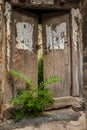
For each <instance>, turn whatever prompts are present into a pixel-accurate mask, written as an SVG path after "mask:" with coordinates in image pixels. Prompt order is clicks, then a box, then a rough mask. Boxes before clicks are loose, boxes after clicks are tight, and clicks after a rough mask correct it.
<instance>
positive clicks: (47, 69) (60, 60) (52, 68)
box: [42, 13, 71, 97]
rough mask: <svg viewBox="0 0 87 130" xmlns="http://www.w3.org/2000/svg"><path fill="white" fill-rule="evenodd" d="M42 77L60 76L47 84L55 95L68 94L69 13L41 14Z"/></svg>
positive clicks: (69, 75)
mask: <svg viewBox="0 0 87 130" xmlns="http://www.w3.org/2000/svg"><path fill="white" fill-rule="evenodd" d="M42 21H43V22H42V23H43V44H44V78H47V77H49V76H52V75H57V76H59V77H60V79H61V80H60V82H58V83H56V84H53V85H49V87H48V88H49V89H51V90H53V91H54V96H55V97H62V96H69V95H70V91H71V61H70V60H71V55H70V36H69V35H70V34H69V14H68V13H65V14H64V13H60V14H59V13H53V14H52V13H51V14H45V15H43V20H42Z"/></svg>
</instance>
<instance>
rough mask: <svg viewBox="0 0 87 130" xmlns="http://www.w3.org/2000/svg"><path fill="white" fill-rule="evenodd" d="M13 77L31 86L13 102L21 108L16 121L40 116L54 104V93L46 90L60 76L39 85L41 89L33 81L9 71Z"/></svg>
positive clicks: (15, 116)
mask: <svg viewBox="0 0 87 130" xmlns="http://www.w3.org/2000/svg"><path fill="white" fill-rule="evenodd" d="M9 72H10V74H11V75H13V76H17V77H18V78H21V79H22V80H24V81H25V82H26V83H27V85H28V86H29V88H30V89H29V90H20V93H19V94H17V96H16V97H15V98H14V100H13V101H12V104H13V105H14V106H18V107H19V106H20V107H19V108H20V109H18V110H16V113H15V115H14V118H15V120H19V119H22V118H24V117H27V116H29V115H34V116H37V115H40V114H41V113H42V112H43V111H44V110H45V108H46V107H47V106H49V105H51V104H52V103H53V93H52V91H50V90H48V89H47V88H45V86H47V85H49V84H52V83H55V82H57V81H59V80H60V78H59V77H58V76H51V77H50V78H47V79H46V80H45V81H43V82H41V83H40V84H39V87H37V86H35V84H34V83H33V81H32V80H31V79H30V78H28V77H27V76H25V75H24V74H22V73H21V72H19V71H16V70H10V71H9Z"/></svg>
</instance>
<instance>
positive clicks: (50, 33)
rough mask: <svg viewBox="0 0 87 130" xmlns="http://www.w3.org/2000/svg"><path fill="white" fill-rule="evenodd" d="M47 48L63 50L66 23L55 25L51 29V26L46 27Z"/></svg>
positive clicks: (65, 37)
mask: <svg viewBox="0 0 87 130" xmlns="http://www.w3.org/2000/svg"><path fill="white" fill-rule="evenodd" d="M46 37H47V48H49V49H50V50H52V49H55V50H57V49H64V44H65V41H66V39H67V36H66V22H63V23H61V24H60V25H57V26H56V27H55V29H52V25H49V26H48V25H46Z"/></svg>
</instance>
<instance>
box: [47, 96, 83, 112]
mask: <svg viewBox="0 0 87 130" xmlns="http://www.w3.org/2000/svg"><path fill="white" fill-rule="evenodd" d="M84 105H85V102H84V99H83V98H80V97H72V96H68V97H59V98H54V102H53V104H52V105H51V106H50V107H47V108H46V109H45V110H52V109H60V108H66V107H69V106H71V107H72V108H73V109H74V110H75V111H78V110H82V109H83V107H84Z"/></svg>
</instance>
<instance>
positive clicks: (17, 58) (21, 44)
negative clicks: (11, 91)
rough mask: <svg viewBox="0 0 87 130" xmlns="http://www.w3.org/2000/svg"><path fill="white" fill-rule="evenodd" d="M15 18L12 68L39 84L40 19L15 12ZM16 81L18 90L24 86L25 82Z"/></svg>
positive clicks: (32, 15)
mask: <svg viewBox="0 0 87 130" xmlns="http://www.w3.org/2000/svg"><path fill="white" fill-rule="evenodd" d="M13 16H14V18H13V19H14V29H13V31H14V33H13V39H14V40H13V41H14V43H13V48H12V55H13V60H12V63H13V65H12V68H13V69H16V70H18V71H20V72H22V73H23V74H25V75H26V76H28V77H29V78H31V79H32V80H33V81H34V82H35V84H37V81H38V76H37V75H38V61H37V59H38V58H37V56H38V55H37V50H36V46H37V44H38V18H37V16H36V15H34V14H31V13H26V12H18V11H17V12H16V11H14V13H13ZM14 80H15V86H16V87H17V89H18V88H22V87H23V86H24V83H23V81H21V80H19V79H16V78H15V79H14Z"/></svg>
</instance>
